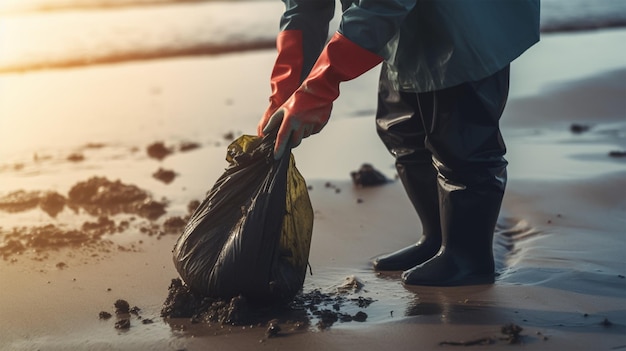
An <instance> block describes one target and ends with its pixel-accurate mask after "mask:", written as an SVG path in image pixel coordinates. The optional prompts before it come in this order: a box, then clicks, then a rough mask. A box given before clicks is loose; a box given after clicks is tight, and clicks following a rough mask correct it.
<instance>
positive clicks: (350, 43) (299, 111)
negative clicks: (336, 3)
mask: <svg viewBox="0 0 626 351" xmlns="http://www.w3.org/2000/svg"><path fill="white" fill-rule="evenodd" d="M309 1H311V0H309ZM415 2H416V0H384V1H382V0H360V1H359V2H358V4H352V5H351V6H350V7H349V8H348V9H347V10H345V11H344V13H343V16H342V21H341V26H340V28H339V30H338V31H337V33H335V35H334V36H333V37H332V38H331V40H330V41H329V42H328V44H327V45H326V46H325V47H324V50H323V51H322V53H321V55H320V56H319V58H318V59H317V61H316V63H315V65H314V66H313V68H312V69H311V72H310V73H309V75H308V76H307V78H306V79H305V80H304V82H303V83H302V85H301V86H300V87H299V88H298V89H297V90H296V91H295V92H294V93H293V94H292V95H291V96H290V97H289V99H288V100H287V101H286V102H285V103H284V104H283V105H282V106H281V107H280V108H279V109H278V110H276V112H275V113H273V114H272V115H271V116H270V117H269V118H267V119H264V120H262V121H261V123H260V124H259V130H260V131H261V132H262V133H263V134H265V133H267V132H269V131H270V130H273V129H274V128H279V129H278V134H277V137H276V144H275V147H274V157H275V158H277V159H278V158H280V157H282V155H283V154H284V153H285V150H287V148H288V147H296V146H298V145H299V144H300V142H301V141H302V139H303V138H306V137H308V136H309V135H311V134H315V133H318V132H319V131H320V130H321V129H322V128H323V127H324V126H325V125H326V123H327V122H328V119H329V118H330V112H331V109H332V104H333V102H334V101H335V100H336V99H337V97H339V84H340V83H341V82H344V81H348V80H351V79H354V78H356V77H358V76H360V75H362V74H363V73H365V72H367V71H369V70H370V69H372V68H374V67H375V66H377V65H378V64H379V63H380V62H382V60H383V58H382V57H381V56H380V53H381V52H382V50H383V47H384V46H385V45H386V44H387V42H388V41H389V40H391V39H392V38H393V37H394V36H395V35H396V33H397V32H398V30H399V28H400V25H401V24H402V21H403V20H404V18H405V17H406V15H407V14H408V13H409V12H410V11H411V9H412V8H413V7H414V6H415ZM261 132H260V134H261Z"/></svg>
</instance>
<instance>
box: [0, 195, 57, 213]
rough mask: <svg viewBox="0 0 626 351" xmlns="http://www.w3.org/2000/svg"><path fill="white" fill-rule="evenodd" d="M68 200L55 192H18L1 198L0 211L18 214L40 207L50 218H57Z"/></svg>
mask: <svg viewBox="0 0 626 351" xmlns="http://www.w3.org/2000/svg"><path fill="white" fill-rule="evenodd" d="M65 204H66V199H65V197H64V196H63V195H61V194H59V193H57V192H54V191H25V190H16V191H13V192H10V193H8V194H6V195H4V196H1V197H0V210H2V211H5V212H9V213H16V212H23V211H28V210H30V209H33V208H35V207H37V206H39V207H40V208H41V209H42V210H43V211H44V212H46V213H47V214H48V215H49V216H50V217H56V215H57V214H59V212H61V211H63V208H64V207H65Z"/></svg>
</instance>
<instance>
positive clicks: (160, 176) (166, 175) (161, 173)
mask: <svg viewBox="0 0 626 351" xmlns="http://www.w3.org/2000/svg"><path fill="white" fill-rule="evenodd" d="M152 178H154V179H157V180H160V181H162V182H163V183H165V184H169V183H171V182H173V181H174V178H176V172H174V171H173V170H171V169H163V168H160V167H159V169H158V170H157V171H156V172H154V173H152Z"/></svg>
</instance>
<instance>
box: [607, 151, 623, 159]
mask: <svg viewBox="0 0 626 351" xmlns="http://www.w3.org/2000/svg"><path fill="white" fill-rule="evenodd" d="M609 157H615V158H618V157H626V151H624V150H613V151H609Z"/></svg>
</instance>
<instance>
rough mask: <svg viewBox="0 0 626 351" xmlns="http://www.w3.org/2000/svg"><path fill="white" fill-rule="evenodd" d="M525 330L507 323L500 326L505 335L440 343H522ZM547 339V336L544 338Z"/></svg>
mask: <svg viewBox="0 0 626 351" xmlns="http://www.w3.org/2000/svg"><path fill="white" fill-rule="evenodd" d="M522 330H524V329H523V328H522V327H520V326H519V325H517V324H515V323H509V324H505V325H503V326H502V327H501V328H500V332H501V333H502V334H504V335H505V336H504V337H490V336H487V337H483V338H478V339H473V340H468V341H442V342H440V343H439V345H449V346H474V345H492V344H496V343H498V342H501V341H504V342H506V343H507V344H520V343H522V341H523V338H524V335H521V334H520V333H521V332H522ZM543 340H544V341H545V340H547V338H545V337H544V338H543Z"/></svg>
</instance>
